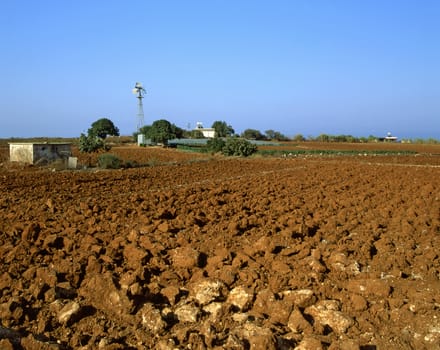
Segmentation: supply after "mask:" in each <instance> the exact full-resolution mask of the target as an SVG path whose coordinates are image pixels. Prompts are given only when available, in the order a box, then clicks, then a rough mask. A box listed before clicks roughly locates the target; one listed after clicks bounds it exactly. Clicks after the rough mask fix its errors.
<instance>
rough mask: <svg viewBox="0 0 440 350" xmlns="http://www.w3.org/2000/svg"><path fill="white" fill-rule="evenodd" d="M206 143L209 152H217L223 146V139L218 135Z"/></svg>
mask: <svg viewBox="0 0 440 350" xmlns="http://www.w3.org/2000/svg"><path fill="white" fill-rule="evenodd" d="M206 145H207V147H208V151H209V152H211V153H218V152H221V151H222V150H223V147H225V141H223V139H221V138H220V137H214V138H213V139H209V140H208V142H207V143H206Z"/></svg>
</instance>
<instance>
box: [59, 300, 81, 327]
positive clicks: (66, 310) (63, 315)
mask: <svg viewBox="0 0 440 350" xmlns="http://www.w3.org/2000/svg"><path fill="white" fill-rule="evenodd" d="M79 310H80V306H79V304H78V303H77V302H76V301H71V302H69V303H67V304H66V305H65V306H64V307H63V308H62V309H61V310H60V312H59V313H58V321H59V322H60V323H67V322H69V320H70V319H71V317H72V316H73V315H76V314H77V313H78V312H79Z"/></svg>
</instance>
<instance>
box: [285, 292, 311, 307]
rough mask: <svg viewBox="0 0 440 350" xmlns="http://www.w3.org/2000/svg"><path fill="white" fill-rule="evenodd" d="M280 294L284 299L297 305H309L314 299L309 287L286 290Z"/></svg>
mask: <svg viewBox="0 0 440 350" xmlns="http://www.w3.org/2000/svg"><path fill="white" fill-rule="evenodd" d="M280 295H281V297H282V298H283V299H284V300H287V301H290V302H291V303H292V304H293V305H296V306H298V307H307V306H311V305H313V303H314V302H315V301H316V298H315V293H314V292H313V290H311V289H296V290H286V291H283V292H281V293H280Z"/></svg>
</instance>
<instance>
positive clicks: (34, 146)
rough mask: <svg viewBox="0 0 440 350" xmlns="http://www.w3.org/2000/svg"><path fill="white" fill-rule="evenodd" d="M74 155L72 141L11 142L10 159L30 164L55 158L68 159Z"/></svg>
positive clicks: (46, 161) (51, 160) (50, 160)
mask: <svg viewBox="0 0 440 350" xmlns="http://www.w3.org/2000/svg"><path fill="white" fill-rule="evenodd" d="M71 155H72V149H71V144H70V143H55V142H54V143H52V142H42V143H38V142H37V143H35V142H11V143H9V160H10V161H11V162H23V163H29V164H38V163H48V162H53V161H55V160H59V159H62V160H66V161H67V159H68V158H69V157H70V156H71Z"/></svg>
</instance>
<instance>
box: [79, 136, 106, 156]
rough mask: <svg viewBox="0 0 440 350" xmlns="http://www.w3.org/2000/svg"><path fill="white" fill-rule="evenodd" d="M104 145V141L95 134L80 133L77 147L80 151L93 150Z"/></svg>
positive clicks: (88, 151)
mask: <svg viewBox="0 0 440 350" xmlns="http://www.w3.org/2000/svg"><path fill="white" fill-rule="evenodd" d="M104 147H105V145H104V141H103V140H102V139H101V138H99V137H97V136H94V135H84V134H81V136H80V137H79V142H78V148H79V151H80V152H82V153H91V152H95V151H97V150H99V149H102V148H104Z"/></svg>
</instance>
